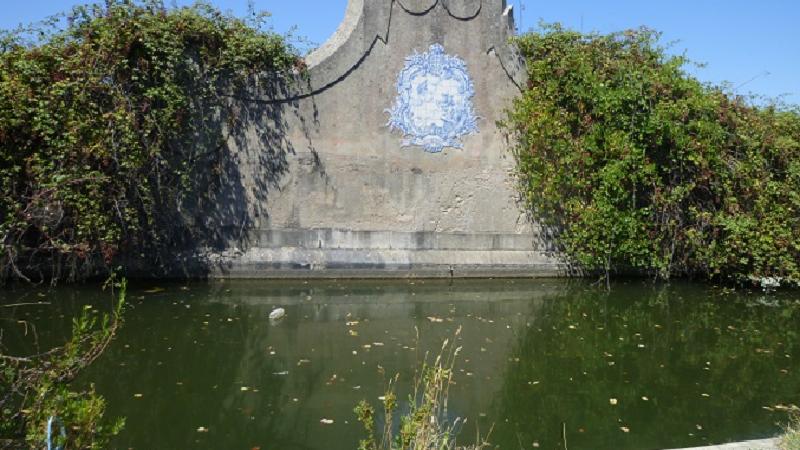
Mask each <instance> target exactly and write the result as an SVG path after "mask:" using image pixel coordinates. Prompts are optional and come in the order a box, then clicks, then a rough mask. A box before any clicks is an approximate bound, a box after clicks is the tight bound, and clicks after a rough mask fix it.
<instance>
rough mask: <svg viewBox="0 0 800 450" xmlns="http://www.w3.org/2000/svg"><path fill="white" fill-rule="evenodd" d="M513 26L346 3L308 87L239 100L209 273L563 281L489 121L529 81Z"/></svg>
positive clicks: (482, 1) (497, 9)
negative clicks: (219, 234)
mask: <svg viewBox="0 0 800 450" xmlns="http://www.w3.org/2000/svg"><path fill="white" fill-rule="evenodd" d="M512 16H513V11H512V9H511V8H509V7H508V5H507V4H506V2H505V0H350V3H349V5H348V8H347V12H346V16H345V19H344V21H343V22H342V24H341V26H340V27H339V29H338V30H337V32H336V33H335V34H334V36H332V37H331V39H330V40H329V41H328V42H326V43H325V44H324V45H322V46H321V47H320V48H319V49H318V50H317V51H315V52H313V53H312V54H310V55H309V56H308V57H307V58H306V63H307V68H308V71H307V75H305V76H301V77H299V79H298V80H294V81H285V80H276V81H275V82H274V83H271V84H269V86H270V87H269V88H265V89H263V90H261V91H259V92H252V91H251V92H247V93H246V94H241V93H239V94H236V95H233V96H232V101H233V102H235V104H236V105H237V106H238V107H239V108H240V110H241V111H242V112H241V115H240V117H238V118H237V120H238V122H236V124H235V125H234V126H235V128H236V129H233V130H230V131H232V137H231V139H230V140H229V142H228V145H229V147H230V149H231V150H232V153H233V154H234V155H235V158H234V160H232V161H231V162H230V165H229V167H228V168H226V173H225V175H224V176H225V177H226V181H225V182H226V183H227V185H228V188H227V191H226V192H223V193H218V195H217V196H218V197H219V198H220V200H219V201H217V203H216V206H215V207H214V208H213V209H212V210H210V211H209V212H208V213H207V215H206V217H207V219H206V220H207V224H208V225H210V226H211V227H215V226H216V227H219V229H220V230H227V233H226V234H225V239H223V243H222V244H221V245H220V246H219V247H218V248H217V249H216V250H213V251H209V252H207V253H205V255H206V256H208V259H206V260H205V261H206V263H207V267H206V269H207V270H208V275H210V276H217V277H267V278H269V277H407V276H432V277H450V276H454V277H462V276H463V277H468V276H484V277H486V276H558V275H564V274H566V269H565V267H564V265H562V264H561V261H560V260H559V259H558V258H557V257H555V256H554V255H552V254H551V253H549V251H550V250H551V248H549V245H548V241H547V239H546V238H545V237H544V236H543V233H541V230H540V228H539V227H538V226H537V224H536V221H535V220H533V219H532V218H531V217H529V214H527V213H526V211H525V208H524V207H523V206H522V204H521V201H520V199H519V194H518V192H517V189H516V182H517V181H516V178H515V163H514V159H513V156H512V155H511V153H510V151H509V143H508V142H507V139H506V137H505V136H504V134H503V133H502V132H501V130H500V129H499V128H498V125H497V121H498V120H500V119H502V118H503V116H504V110H505V109H506V108H508V107H509V106H510V102H511V99H512V98H513V97H514V96H516V95H518V94H519V93H520V86H522V85H523V83H524V82H525V73H524V68H523V66H522V65H521V62H520V60H519V59H518V58H517V57H516V56H515V53H514V51H513V49H512V48H511V47H510V46H509V38H510V37H512V36H513V34H514V24H513V17H512ZM426 52H427V53H426ZM414 55H417V57H416V58H417V59H416V60H414ZM415 61H416V62H415ZM420 61H421V62H420ZM462 63H463V66H462ZM414 64H417V65H416V66H415V65H414ZM401 72H403V73H404V74H405V75H404V77H402V78H403V80H404V81H402V82H401V81H399V80H400V78H401V77H400V76H399V75H400V73H401ZM437 77H438V78H437ZM403 83H405V84H403ZM404 102H405V103H404ZM425 102H428V104H425ZM404 108H405V109H404ZM415 108H416V109H415ZM391 114H395V117H391V119H392V121H393V124H394V126H389V122H390V115H391ZM434 116H436V117H434ZM471 120H472V122H471ZM398 124H399V125H398ZM476 131H477V132H476ZM409 142H416V143H417V144H420V143H425V144H424V146H423V145H421V144H420V145H406V146H404V144H408V143H409ZM426 146H427V147H426ZM458 146H462V148H457V147H458ZM426 150H427V151H426ZM439 150H440V151H439ZM209 261H210V263H208V262H209Z"/></svg>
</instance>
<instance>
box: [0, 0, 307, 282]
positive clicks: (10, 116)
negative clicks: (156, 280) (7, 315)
mask: <svg viewBox="0 0 800 450" xmlns="http://www.w3.org/2000/svg"><path fill="white" fill-rule="evenodd" d="M266 17H267V16H266V14H264V13H252V14H250V17H248V18H247V19H239V18H236V17H233V16H231V15H228V14H223V13H221V12H220V11H219V10H217V9H215V8H214V7H212V6H210V5H209V4H206V3H197V4H195V5H194V6H191V7H182V8H167V7H165V6H164V5H163V3H162V2H161V1H157V0H141V1H136V0H107V1H105V2H104V3H102V4H93V5H86V6H79V7H76V8H74V9H73V10H72V12H71V13H69V14H66V15H64V16H61V17H57V18H55V19H53V20H50V21H48V22H46V23H43V24H40V25H37V26H35V27H30V28H25V29H20V30H15V31H13V32H5V33H3V34H2V36H0V280H8V279H10V278H19V277H23V278H29V277H36V278H41V279H53V280H56V279H62V278H67V279H77V278H82V277H86V276H92V275H102V274H106V273H108V272H109V268H111V267H112V266H114V265H116V264H117V263H118V262H120V261H123V260H130V259H131V258H141V257H143V256H144V257H145V258H149V259H150V260H151V262H150V264H155V263H154V262H152V260H157V259H158V258H160V257H161V255H164V254H168V253H169V252H170V251H173V250H174V249H176V248H180V247H181V245H184V244H186V243H187V242H189V241H191V240H192V239H193V234H194V232H195V230H194V229H193V225H192V224H193V223H194V222H193V221H192V220H190V219H187V217H186V215H187V212H186V209H187V206H186V204H187V203H188V202H190V201H191V200H190V199H191V198H193V197H197V196H202V195H204V193H206V192H208V191H211V190H213V189H215V188H217V187H218V186H216V185H215V184H214V182H213V180H214V179H215V178H214V176H213V175H214V174H215V173H217V172H219V170H220V166H221V164H222V163H223V162H224V161H225V159H226V158H227V157H228V156H229V155H228V150H227V146H226V145H225V142H226V135H225V133H224V130H225V129H226V127H225V121H226V120H227V121H230V120H233V119H232V118H231V115H230V114H227V113H228V112H229V111H228V110H227V109H226V108H228V106H227V105H228V104H229V103H230V102H226V101H225V100H226V97H225V96H224V95H223V94H222V93H223V92H231V91H232V90H235V89H240V88H243V87H244V86H245V85H246V84H247V83H252V81H251V80H253V79H257V78H258V77H256V76H255V75H256V74H261V73H265V72H267V73H276V72H284V71H287V70H289V69H291V68H292V67H294V66H296V65H298V58H297V56H296V52H295V51H294V50H293V48H292V47H291V46H290V45H289V44H287V42H286V41H285V39H284V38H282V37H281V36H279V35H276V34H274V33H272V32H270V31H268V30H267V29H266V28H265V27H264V20H265V18H266Z"/></svg>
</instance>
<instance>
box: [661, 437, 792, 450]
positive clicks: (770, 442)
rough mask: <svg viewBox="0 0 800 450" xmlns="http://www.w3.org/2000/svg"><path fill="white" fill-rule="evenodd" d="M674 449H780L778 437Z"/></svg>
mask: <svg viewBox="0 0 800 450" xmlns="http://www.w3.org/2000/svg"><path fill="white" fill-rule="evenodd" d="M673 450H778V438H773V439H760V440H755V441H743V442H733V443H730V444H722V445H711V446H708V447H691V448H683V449H673Z"/></svg>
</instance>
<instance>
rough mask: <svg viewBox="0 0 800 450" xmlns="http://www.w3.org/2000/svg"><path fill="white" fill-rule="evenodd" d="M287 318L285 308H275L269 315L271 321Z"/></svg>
mask: <svg viewBox="0 0 800 450" xmlns="http://www.w3.org/2000/svg"><path fill="white" fill-rule="evenodd" d="M284 316H286V310H285V309H283V308H275V309H273V310H272V312H271V313H269V320H279V319H283V317H284Z"/></svg>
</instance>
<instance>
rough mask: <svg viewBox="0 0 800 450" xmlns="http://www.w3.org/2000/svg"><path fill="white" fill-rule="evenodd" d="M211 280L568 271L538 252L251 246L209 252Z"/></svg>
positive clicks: (516, 274) (484, 275) (532, 274)
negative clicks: (233, 251)
mask: <svg viewBox="0 0 800 450" xmlns="http://www.w3.org/2000/svg"><path fill="white" fill-rule="evenodd" d="M210 261H211V264H210V271H209V274H208V275H209V276H210V277H212V278H451V277H453V278H494V277H498V278H502V277H507V278H511V277H526V278H528V277H529V278H535V277H540V278H545V277H563V276H565V275H568V270H567V269H568V268H567V266H566V265H564V264H563V263H562V262H561V261H559V260H558V259H556V258H554V257H551V256H549V255H546V254H544V253H540V252H536V251H510V250H495V251H492V250H489V251H470V250H466V251H465V250H375V249H369V250H363V249H362V250H358V249H305V248H297V247H284V248H253V249H250V250H248V251H246V252H243V253H241V254H227V255H210Z"/></svg>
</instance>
